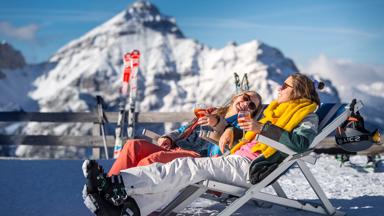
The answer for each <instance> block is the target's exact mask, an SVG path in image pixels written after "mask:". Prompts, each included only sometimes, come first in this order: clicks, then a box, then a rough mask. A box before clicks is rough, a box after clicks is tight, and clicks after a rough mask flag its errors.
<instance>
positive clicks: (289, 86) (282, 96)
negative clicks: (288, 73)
mask: <svg viewBox="0 0 384 216" xmlns="http://www.w3.org/2000/svg"><path fill="white" fill-rule="evenodd" d="M292 91H293V79H292V77H288V78H287V79H286V80H285V81H284V83H283V85H281V86H280V88H279V96H278V98H277V102H278V103H279V104H281V103H284V102H287V101H289V100H291V95H292Z"/></svg>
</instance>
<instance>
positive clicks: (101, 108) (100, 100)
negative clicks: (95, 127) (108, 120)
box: [96, 95, 109, 159]
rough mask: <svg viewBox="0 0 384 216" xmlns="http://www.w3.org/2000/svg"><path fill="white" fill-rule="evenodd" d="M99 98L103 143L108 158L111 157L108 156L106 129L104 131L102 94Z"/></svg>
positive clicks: (98, 108)
mask: <svg viewBox="0 0 384 216" xmlns="http://www.w3.org/2000/svg"><path fill="white" fill-rule="evenodd" d="M96 98H97V111H98V114H99V122H100V128H101V135H102V137H103V144H104V151H105V156H106V158H107V159H109V156H108V148H107V140H106V137H105V131H104V119H103V117H104V110H103V104H102V103H103V98H102V97H101V96H100V95H97V96H96Z"/></svg>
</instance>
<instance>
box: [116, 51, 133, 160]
mask: <svg viewBox="0 0 384 216" xmlns="http://www.w3.org/2000/svg"><path fill="white" fill-rule="evenodd" d="M123 61H124V71H123V86H122V88H121V92H120V103H119V116H118V118H117V125H116V129H115V136H116V137H115V147H114V151H113V158H117V157H119V155H120V152H121V150H122V149H123V129H124V122H125V113H126V112H125V106H126V103H127V97H128V84H129V78H130V76H131V71H132V66H131V53H129V52H128V53H125V54H124V57H123Z"/></svg>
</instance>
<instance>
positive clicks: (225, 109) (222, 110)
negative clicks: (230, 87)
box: [215, 91, 262, 117]
mask: <svg viewBox="0 0 384 216" xmlns="http://www.w3.org/2000/svg"><path fill="white" fill-rule="evenodd" d="M250 94H251V95H250ZM244 95H247V96H248V97H251V96H255V97H256V98H257V103H256V104H255V105H256V109H255V110H254V111H253V112H252V113H251V116H252V117H254V116H256V115H257V114H258V113H259V112H260V111H261V109H262V104H261V96H260V95H259V94H258V93H257V92H256V91H243V92H240V93H238V94H236V95H233V96H232V97H231V100H230V101H229V102H228V103H227V104H226V105H224V106H222V107H219V108H217V110H216V111H215V114H217V115H220V116H225V114H226V113H227V112H228V110H229V108H230V107H231V106H232V105H233V103H234V102H235V100H236V98H238V97H240V96H244ZM249 99H250V98H249Z"/></svg>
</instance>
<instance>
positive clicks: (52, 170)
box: [0, 155, 384, 216]
mask: <svg viewBox="0 0 384 216" xmlns="http://www.w3.org/2000/svg"><path fill="white" fill-rule="evenodd" d="M364 160H365V158H364V157H362V156H354V157H353V158H352V159H351V161H352V164H351V165H346V166H341V167H340V163H339V162H338V161H336V160H335V159H334V158H333V157H331V156H325V155H321V156H320V158H319V159H318V160H317V163H316V164H315V165H310V164H309V167H310V169H311V171H312V172H313V174H314V176H315V178H316V179H317V180H318V182H319V184H320V185H321V186H322V188H323V190H324V192H325V193H326V195H327V196H328V198H329V199H330V201H331V203H332V204H333V205H334V206H335V207H336V208H337V209H338V210H340V211H344V212H346V213H347V214H348V215H384V205H383V204H384V187H383V185H384V167H383V164H381V165H379V169H377V170H376V172H373V171H372V170H368V171H367V170H365V169H363V168H362V167H363V166H364V164H365V162H366V161H364ZM111 163H112V161H101V164H103V165H104V167H105V168H106V169H108V168H109V167H110V166H111ZM81 165H82V161H81V160H9V159H2V160H0V170H2V171H3V175H2V177H1V178H0V185H1V188H0V197H1V198H2V201H1V202H0V209H1V215H9V216H12V215H29V216H34V215H36V216H37V215H39V216H43V215H91V213H90V212H89V211H88V209H87V208H86V207H85V206H84V205H83V202H82V197H81V190H82V187H83V185H84V177H83V175H82V171H81ZM279 183H280V184H281V185H282V187H283V189H284V190H285V192H286V193H287V195H288V197H294V198H300V199H306V200H313V199H315V195H314V193H313V192H312V191H311V190H310V187H309V185H308V183H306V182H305V180H304V177H303V176H302V175H301V174H300V173H299V170H298V168H293V169H292V170H291V171H290V172H288V173H287V174H285V175H284V176H283V177H282V178H281V180H279ZM265 191H266V192H270V191H271V189H270V188H267V189H266V190H265ZM313 201H317V200H313ZM224 207H225V204H223V203H220V202H216V201H212V200H208V199H205V198H199V199H198V200H196V201H195V202H193V203H192V204H191V205H190V206H189V207H187V208H186V209H184V211H183V212H182V214H183V215H215V214H217V213H218V212H219V211H220V210H221V209H223V208H224ZM236 214H237V215H294V216H295V215H316V214H314V213H307V212H303V211H299V210H296V209H288V208H285V207H279V206H272V208H260V207H259V208H258V207H256V206H255V205H254V204H253V203H251V202H249V203H247V204H246V205H244V206H243V207H242V208H240V210H239V211H237V213H236Z"/></svg>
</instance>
